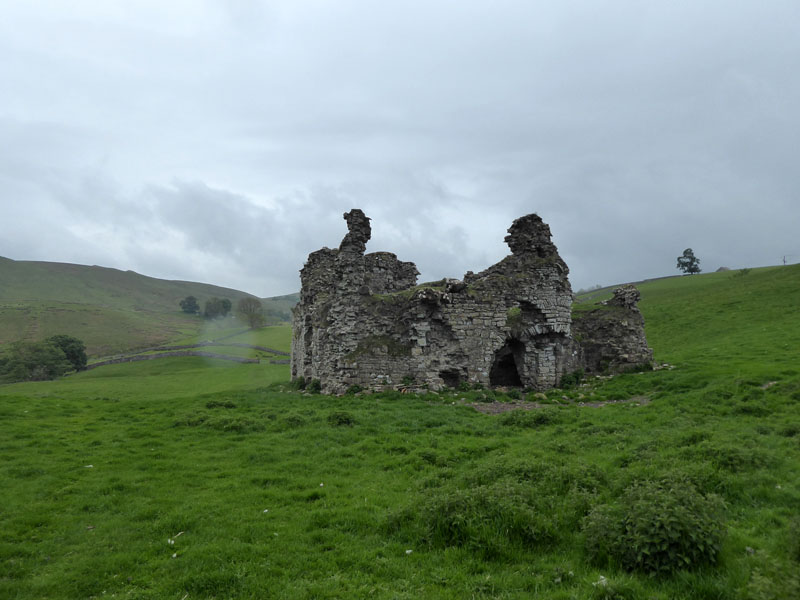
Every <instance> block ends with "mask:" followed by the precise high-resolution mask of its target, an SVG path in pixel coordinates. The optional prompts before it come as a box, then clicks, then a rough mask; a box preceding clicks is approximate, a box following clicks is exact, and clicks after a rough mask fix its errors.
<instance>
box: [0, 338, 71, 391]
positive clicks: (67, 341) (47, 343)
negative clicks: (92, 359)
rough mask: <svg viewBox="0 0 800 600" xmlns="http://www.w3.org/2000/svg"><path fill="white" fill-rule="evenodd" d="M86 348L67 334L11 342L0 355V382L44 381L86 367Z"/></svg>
mask: <svg viewBox="0 0 800 600" xmlns="http://www.w3.org/2000/svg"><path fill="white" fill-rule="evenodd" d="M86 361H87V356H86V345H85V344H84V343H83V342H82V341H81V340H79V339H78V338H75V337H72V336H69V335H54V336H52V337H49V338H47V339H46V340H43V341H41V342H14V343H12V344H9V346H8V348H7V349H6V350H5V352H3V354H2V355H0V382H3V383H11V382H15V381H44V380H47V379H55V378H56V377H61V376H62V375H64V374H65V373H67V372H69V371H83V370H84V369H85V368H86Z"/></svg>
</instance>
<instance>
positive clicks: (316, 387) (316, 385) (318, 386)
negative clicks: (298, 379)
mask: <svg viewBox="0 0 800 600" xmlns="http://www.w3.org/2000/svg"><path fill="white" fill-rule="evenodd" d="M306 391H309V392H311V393H312V394H319V393H320V392H321V391H322V382H321V381H320V380H319V379H312V380H311V383H309V384H308V385H306Z"/></svg>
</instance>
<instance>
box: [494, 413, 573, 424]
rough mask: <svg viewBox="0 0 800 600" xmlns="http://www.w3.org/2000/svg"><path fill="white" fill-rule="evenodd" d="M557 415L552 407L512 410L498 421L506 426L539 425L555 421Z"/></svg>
mask: <svg viewBox="0 0 800 600" xmlns="http://www.w3.org/2000/svg"><path fill="white" fill-rule="evenodd" d="M558 416H559V414H558V411H556V410H553V409H536V410H512V411H510V412H507V413H506V414H505V415H503V417H502V419H501V420H500V423H501V424H502V425H505V426H507V427H541V426H542V425H550V424H551V423H555V422H556V421H558Z"/></svg>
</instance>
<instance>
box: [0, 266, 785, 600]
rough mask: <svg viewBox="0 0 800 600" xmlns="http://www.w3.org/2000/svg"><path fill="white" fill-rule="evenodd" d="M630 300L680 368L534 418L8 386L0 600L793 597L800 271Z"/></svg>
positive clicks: (178, 383)
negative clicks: (707, 559)
mask: <svg viewBox="0 0 800 600" xmlns="http://www.w3.org/2000/svg"><path fill="white" fill-rule="evenodd" d="M641 290H642V295H643V300H642V303H641V308H642V311H643V313H644V314H645V317H646V319H647V329H648V336H649V340H650V342H651V345H652V346H653V347H654V349H655V354H656V358H657V359H658V360H659V361H661V362H668V363H670V364H671V366H672V368H665V369H661V370H657V371H652V372H644V373H631V374H626V375H621V376H618V377H615V378H612V379H595V380H591V381H589V382H586V383H585V384H584V385H582V386H579V387H573V388H569V389H564V390H553V391H551V392H548V393H547V394H545V395H538V396H537V395H533V394H527V395H526V397H525V400H527V401H529V402H533V401H535V402H536V403H537V406H538V408H535V409H533V410H527V411H523V410H511V411H509V412H502V413H500V414H484V413H483V412H479V411H477V410H475V408H474V406H477V407H478V408H492V409H493V410H499V409H501V408H512V407H514V406H515V404H514V403H515V402H518V401H519V400H518V399H515V398H512V397H511V396H514V395H515V394H514V393H511V395H509V394H508V393H502V392H500V391H487V390H472V391H467V392H462V391H459V392H456V391H453V392H447V393H442V394H425V395H419V396H418V395H403V394H398V393H386V394H359V395H355V396H344V397H341V398H335V397H324V396H319V395H313V394H304V393H299V392H296V391H292V390H291V389H290V388H289V386H288V385H287V384H286V383H285V382H286V380H287V379H288V367H287V366H285V365H272V364H263V363H262V364H253V365H250V364H248V365H236V364H232V363H223V362H217V361H213V360H207V359H199V358H185V359H165V360H162V361H154V362H153V363H134V364H130V365H117V366H111V367H102V368H99V369H97V370H95V371H90V372H84V373H81V374H78V375H76V376H72V377H68V378H66V379H63V380H61V381H54V382H44V383H26V384H14V385H5V386H0V453H2V456H3V457H4V460H3V461H2V463H0V477H1V478H2V480H3V481H4V483H5V485H4V486H3V492H2V494H3V496H2V502H0V597H4V598H5V597H8V598H18V599H28V598H42V597H48V598H89V597H98V598H99V597H114V596H116V597H126V598H154V599H155V598H175V599H176V600H180V599H183V598H186V599H187V600H188V599H190V598H220V599H221V598H287V599H288V598H298V599H300V598H365V597H370V598H452V599H456V598H459V599H460V598H519V599H522V598H556V599H564V600H566V599H573V598H574V599H579V600H584V599H585V600H597V599H612V598H613V599H619V598H621V599H626V600H634V599H639V598H647V599H656V600H667V599H673V598H681V599H684V598H685V599H697V600H700V599H709V598H725V599H727V598H731V599H742V600H745V599H752V600H757V599H789V598H798V597H800V576H798V573H800V541H799V540H800V366H798V365H800V344H798V341H800V313H798V310H797V309H796V307H797V306H798V305H800V267H796V266H795V267H784V268H776V269H758V270H755V269H754V270H752V271H751V272H749V273H746V274H743V275H737V273H720V274H710V275H698V276H692V277H683V278H675V279H669V280H663V281H654V282H648V283H645V284H643V285H642V286H641ZM289 334H290V331H289V328H288V327H283V328H273V329H271V330H270V333H269V335H270V336H272V337H271V342H272V345H274V346H277V345H278V344H280V343H283V344H284V346H283V347H284V348H285V347H286V344H287V343H288V338H289ZM281 340H283V342H281ZM621 518H624V519H627V520H626V521H624V523H625V524H626V525H625V527H621V526H620V523H623V521H620V520H619V519H621ZM717 526H719V529H717ZM718 534H722V535H718ZM655 542H657V543H655ZM717 547H718V553H717V554H716V558H717V561H716V563H711V564H703V563H702V558H703V557H704V556H708V555H709V553H711V554H714V552H715V549H716V548H717ZM634 551H635V552H634ZM644 551H647V552H646V553H645V552H644ZM620 552H621V553H620ZM637 556H638V557H640V558H641V559H642V562H641V563H636V560H638V559H637V558H636V557H637ZM676 557H681V558H680V564H681V565H682V568H680V569H678V570H677V571H674V572H671V571H664V572H660V573H655V574H650V573H648V571H647V570H646V569H644V568H643V567H641V566H639V567H637V566H636V565H637V564H641V565H645V564H654V563H658V561H666V562H669V561H670V560H673V559H675V558H676ZM659 564H660V563H659ZM669 564H672V563H669Z"/></svg>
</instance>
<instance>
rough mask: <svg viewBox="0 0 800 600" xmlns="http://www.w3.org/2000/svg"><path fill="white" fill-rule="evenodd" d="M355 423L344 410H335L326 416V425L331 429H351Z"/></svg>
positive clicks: (352, 417) (351, 416) (353, 418)
mask: <svg viewBox="0 0 800 600" xmlns="http://www.w3.org/2000/svg"><path fill="white" fill-rule="evenodd" d="M355 422H356V419H355V417H354V416H353V415H351V414H350V413H349V412H347V411H344V410H337V411H335V412H332V413H331V414H329V415H328V424H329V425H332V426H333V427H352V426H353V425H354V424H355Z"/></svg>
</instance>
